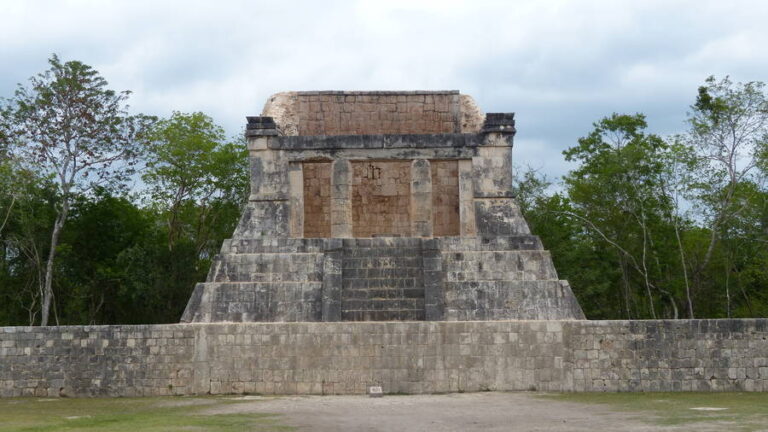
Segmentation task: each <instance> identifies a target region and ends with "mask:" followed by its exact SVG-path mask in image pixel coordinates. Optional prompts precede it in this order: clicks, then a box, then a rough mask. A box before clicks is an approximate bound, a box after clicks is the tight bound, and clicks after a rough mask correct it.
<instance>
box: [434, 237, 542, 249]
mask: <svg viewBox="0 0 768 432" xmlns="http://www.w3.org/2000/svg"><path fill="white" fill-rule="evenodd" d="M436 241H439V242H440V247H441V249H442V251H443V252H447V251H461V250H474V251H512V250H543V249H544V246H543V245H542V243H541V239H539V237H538V236H535V235H514V236H499V237H444V238H440V239H436ZM425 246H426V247H427V248H428V247H429V246H431V245H430V244H429V243H427V244H426V245H425Z"/></svg>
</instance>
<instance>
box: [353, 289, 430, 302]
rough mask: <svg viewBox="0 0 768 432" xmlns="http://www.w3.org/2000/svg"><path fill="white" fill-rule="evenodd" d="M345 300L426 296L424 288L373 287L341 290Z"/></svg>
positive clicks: (418, 297) (417, 297)
mask: <svg viewBox="0 0 768 432" xmlns="http://www.w3.org/2000/svg"><path fill="white" fill-rule="evenodd" d="M341 296H342V299H343V300H354V299H392V300H396V299H420V298H424V288H404V289H400V288H372V289H348V288H346V287H345V288H344V289H343V290H342V291H341Z"/></svg>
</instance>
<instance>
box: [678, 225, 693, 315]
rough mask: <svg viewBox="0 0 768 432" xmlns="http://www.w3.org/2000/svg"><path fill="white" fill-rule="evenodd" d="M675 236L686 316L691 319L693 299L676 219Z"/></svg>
mask: <svg viewBox="0 0 768 432" xmlns="http://www.w3.org/2000/svg"><path fill="white" fill-rule="evenodd" d="M674 226H675V237H677V248H678V249H679V250H680V265H681V266H682V267H683V278H684V280H685V300H686V303H687V305H688V318H690V319H693V301H691V285H690V284H689V283H688V268H687V267H688V266H687V265H686V264H685V252H684V251H683V241H682V240H681V239H680V230H679V228H678V226H677V219H675V222H674Z"/></svg>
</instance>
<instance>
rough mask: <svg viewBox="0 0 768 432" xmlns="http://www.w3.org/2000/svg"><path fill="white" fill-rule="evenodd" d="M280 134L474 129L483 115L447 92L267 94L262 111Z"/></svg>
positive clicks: (468, 100) (467, 101)
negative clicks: (268, 96)
mask: <svg viewBox="0 0 768 432" xmlns="http://www.w3.org/2000/svg"><path fill="white" fill-rule="evenodd" d="M263 115H264V116H270V117H273V118H275V120H276V121H277V122H278V124H279V125H280V130H281V132H282V133H283V134H284V135H305V136H306V135H309V136H317V135H376V134H434V133H455V132H464V133H476V132H477V131H479V125H480V124H482V121H483V117H482V113H481V112H480V110H479V109H477V106H476V105H475V104H474V101H472V99H471V98H468V97H467V96H465V95H459V92H458V91H456V90H449V91H408V92H403V91H394V92H392V91H367V92H359V91H321V92H286V93H278V94H276V95H273V96H271V97H270V98H269V99H268V100H267V103H266V105H265V106H264V110H263Z"/></svg>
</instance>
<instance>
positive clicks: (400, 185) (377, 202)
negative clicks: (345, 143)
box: [352, 161, 411, 237]
mask: <svg viewBox="0 0 768 432" xmlns="http://www.w3.org/2000/svg"><path fill="white" fill-rule="evenodd" d="M352 234H353V235H354V236H355V237H374V236H393V235H394V236H402V237H407V236H410V235H411V162H410V161H370V162H369V161H364V162H353V163H352Z"/></svg>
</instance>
